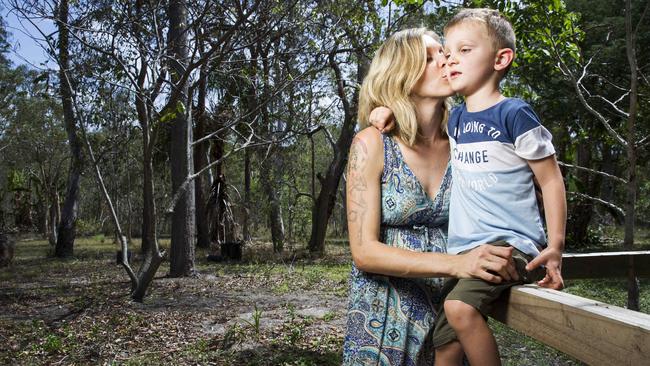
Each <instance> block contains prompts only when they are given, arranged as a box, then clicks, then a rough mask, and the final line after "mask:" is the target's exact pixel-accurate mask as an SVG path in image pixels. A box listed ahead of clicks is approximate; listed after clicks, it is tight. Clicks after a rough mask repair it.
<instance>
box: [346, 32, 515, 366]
mask: <svg viewBox="0 0 650 366" xmlns="http://www.w3.org/2000/svg"><path fill="white" fill-rule="evenodd" d="M445 62H446V59H445V57H444V54H443V49H442V45H441V44H440V40H439V38H438V37H437V36H436V35H435V34H434V33H433V32H431V31H428V30H427V29H425V28H414V29H407V30H404V31H400V32H397V33H395V34H394V35H392V36H391V37H390V38H389V39H388V40H386V42H385V43H384V44H383V45H382V46H381V47H380V48H379V50H378V51H377V53H376V55H375V57H374V59H373V61H372V64H371V66H370V69H369V71H368V75H367V77H366V78H365V80H364V82H363V85H362V87H361V94H360V100H359V116H358V118H359V122H360V124H361V127H362V128H364V127H367V126H368V120H369V115H370V113H371V111H372V110H373V109H374V108H376V107H378V106H387V107H388V108H390V109H391V110H392V111H393V113H394V116H395V120H396V121H397V126H396V128H395V129H394V131H392V132H391V134H390V135H388V134H386V135H384V134H381V133H380V132H379V131H378V130H377V129H375V128H365V129H363V130H362V131H360V132H359V133H358V134H357V136H356V137H355V139H354V141H353V142H352V147H351V150H350V156H349V161H348V170H347V187H346V189H347V216H348V230H349V236H350V249H351V252H352V259H353V261H354V264H353V268H352V273H351V282H350V302H349V309H348V321H347V331H346V336H345V342H344V353H343V363H344V364H345V365H378V364H381V365H433V363H434V360H433V357H434V349H433V347H432V345H431V344H430V341H431V340H430V337H431V333H432V328H433V325H434V320H435V318H436V310H435V309H436V308H437V306H438V305H439V301H440V293H439V292H440V285H441V282H440V278H441V277H461V278H468V277H475V278H482V279H485V280H487V281H491V282H495V283H499V282H501V281H506V280H510V279H512V278H516V276H517V275H516V273H515V270H514V266H513V265H512V259H511V255H512V248H506V247H495V246H481V247H478V248H477V249H476V250H473V251H471V252H469V253H467V254H463V255H447V254H445V252H446V244H447V221H448V210H449V195H450V190H449V188H450V185H451V172H450V164H449V140H448V137H447V134H446V130H445V126H446V117H447V111H448V108H447V105H446V97H448V96H449V95H451V94H452V90H451V88H450V86H449V83H448V81H447V78H446V76H445V74H444V66H445Z"/></svg>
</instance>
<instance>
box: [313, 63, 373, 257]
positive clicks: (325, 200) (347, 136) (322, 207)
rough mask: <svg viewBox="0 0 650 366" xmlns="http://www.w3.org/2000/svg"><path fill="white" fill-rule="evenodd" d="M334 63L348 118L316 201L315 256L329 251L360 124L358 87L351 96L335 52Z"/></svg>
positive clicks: (361, 73) (363, 68)
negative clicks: (340, 190)
mask: <svg viewBox="0 0 650 366" xmlns="http://www.w3.org/2000/svg"><path fill="white" fill-rule="evenodd" d="M358 60H359V61H358V62H359V64H358V66H357V82H358V83H359V84H361V82H362V81H363V78H364V77H365V75H366V72H367V69H368V63H367V61H365V58H364V57H363V55H358ZM329 61H330V66H331V67H332V69H333V70H334V73H335V75H336V85H337V91H338V95H339V98H341V101H342V102H343V111H344V118H345V119H344V121H343V128H342V129H341V134H340V135H339V138H338V140H337V141H336V145H335V147H334V157H333V158H332V161H331V162H330V165H329V167H328V169H327V174H326V175H325V177H324V178H323V179H321V189H320V192H319V193H318V197H317V198H316V203H315V204H314V208H313V209H312V225H311V237H310V238H309V253H310V254H311V255H312V256H316V257H319V256H322V255H323V254H324V253H325V235H326V234H327V224H328V221H329V218H330V216H331V215H332V209H333V208H334V203H335V202H336V195H337V192H338V185H339V181H340V180H341V176H342V175H343V171H344V170H345V165H346V163H347V160H348V153H349V152H350V144H351V143H352V138H353V137H354V127H355V125H356V111H357V103H358V100H359V92H358V90H355V91H354V94H353V95H352V97H351V98H350V99H348V96H347V95H346V93H345V88H344V84H343V77H342V74H341V70H340V68H339V66H338V64H337V63H336V60H335V59H334V53H332V54H330V60H329Z"/></svg>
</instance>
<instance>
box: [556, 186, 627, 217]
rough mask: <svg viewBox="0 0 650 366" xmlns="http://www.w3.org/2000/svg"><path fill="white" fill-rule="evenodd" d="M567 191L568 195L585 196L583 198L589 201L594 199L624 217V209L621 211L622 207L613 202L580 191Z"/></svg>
mask: <svg viewBox="0 0 650 366" xmlns="http://www.w3.org/2000/svg"><path fill="white" fill-rule="evenodd" d="M567 193H568V194H570V195H573V196H577V197H581V198H585V199H588V200H590V201H594V202H597V203H600V204H601V205H604V206H607V207H609V208H611V209H613V210H615V211H616V212H618V213H619V214H621V216H623V217H625V211H623V209H622V208H620V207H618V206H616V205H615V204H613V203H611V202H607V201H605V200H602V199H600V198H596V197H592V196H590V195H587V194H584V193H580V192H573V191H569V192H567Z"/></svg>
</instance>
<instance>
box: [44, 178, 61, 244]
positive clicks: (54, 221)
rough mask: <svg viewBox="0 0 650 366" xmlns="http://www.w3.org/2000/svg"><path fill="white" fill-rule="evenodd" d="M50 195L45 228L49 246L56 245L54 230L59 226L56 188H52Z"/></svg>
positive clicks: (59, 211)
mask: <svg viewBox="0 0 650 366" xmlns="http://www.w3.org/2000/svg"><path fill="white" fill-rule="evenodd" d="M53 191H54V192H52V193H50V195H51V199H50V200H51V203H50V208H49V210H48V216H49V220H48V224H47V225H48V227H47V237H48V239H49V241H50V245H53V246H54V245H56V242H57V240H56V239H57V232H56V228H57V226H58V225H59V217H60V216H61V204H60V202H59V192H57V191H56V188H53Z"/></svg>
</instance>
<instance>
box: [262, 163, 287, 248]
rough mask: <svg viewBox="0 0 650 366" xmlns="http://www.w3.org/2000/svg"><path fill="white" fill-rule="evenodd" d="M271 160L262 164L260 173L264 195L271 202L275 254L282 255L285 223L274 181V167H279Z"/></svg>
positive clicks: (270, 213)
mask: <svg viewBox="0 0 650 366" xmlns="http://www.w3.org/2000/svg"><path fill="white" fill-rule="evenodd" d="M271 160H274V159H273V158H271V157H269V159H268V160H267V161H266V162H264V164H262V167H261V171H260V179H261V180H262V185H263V186H264V193H265V194H266V198H267V199H268V202H269V209H270V210H269V221H270V224H271V241H272V242H273V252H275V253H282V251H283V250H284V221H283V220H282V206H281V203H280V198H279V197H278V192H277V191H276V188H275V187H277V186H278V185H277V184H276V180H275V179H273V176H274V172H273V170H274V169H273V167H274V166H277V165H275V164H273V166H271Z"/></svg>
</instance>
